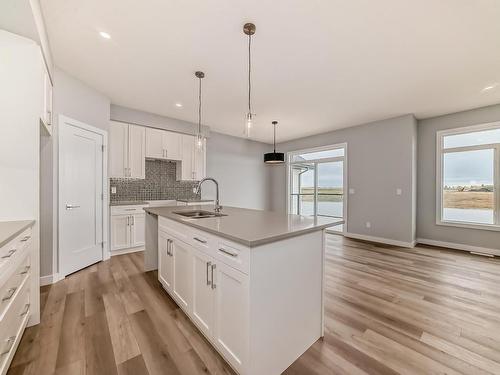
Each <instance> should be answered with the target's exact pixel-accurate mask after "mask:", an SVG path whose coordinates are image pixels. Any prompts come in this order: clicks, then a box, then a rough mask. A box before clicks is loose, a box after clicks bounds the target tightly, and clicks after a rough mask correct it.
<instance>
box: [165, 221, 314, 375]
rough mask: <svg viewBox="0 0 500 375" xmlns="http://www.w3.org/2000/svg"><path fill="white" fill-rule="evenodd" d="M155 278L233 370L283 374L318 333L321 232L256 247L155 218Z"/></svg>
mask: <svg viewBox="0 0 500 375" xmlns="http://www.w3.org/2000/svg"><path fill="white" fill-rule="evenodd" d="M158 259H159V262H158V279H159V281H160V282H161V284H162V285H163V287H164V289H165V290H166V291H167V292H168V293H169V294H170V295H171V297H172V298H173V299H174V300H175V301H176V302H177V304H178V305H179V306H180V307H181V309H182V310H183V311H184V312H185V313H186V315H188V316H189V318H190V319H191V320H192V321H193V323H194V324H195V325H196V327H197V328H198V329H199V330H200V332H202V334H203V335H204V336H205V337H206V338H207V339H208V340H209V341H210V342H211V343H212V345H213V346H214V347H215V348H216V350H217V351H218V352H219V353H220V354H221V355H222V356H223V357H224V359H225V360H226V361H227V362H228V363H229V364H230V365H231V367H232V368H233V369H234V370H235V371H236V372H238V373H239V374H249V375H261V374H268V375H274V374H281V373H282V372H283V371H284V370H285V369H286V368H287V367H288V366H289V365H291V364H292V363H293V362H294V361H295V360H296V359H297V358H298V357H299V356H300V355H302V354H303V353H304V352H305V351H306V350H307V349H308V348H309V347H310V346H311V345H312V344H313V343H314V342H315V341H316V340H317V339H318V338H319V337H321V336H322V324H323V322H322V319H323V314H322V311H323V308H322V287H323V281H322V280H323V279H322V274H323V232H322V231H318V232H314V233H308V234H305V235H302V236H299V237H294V238H290V239H286V240H281V241H278V242H276V243H271V244H267V245H263V246H259V247H255V248H251V249H250V248H248V247H245V246H242V245H240V244H237V243H234V242H232V241H228V240H226V239H224V238H220V237H218V236H215V235H212V234H209V233H206V232H203V231H200V230H197V229H195V228H193V227H191V226H188V225H185V224H181V223H179V222H177V221H173V220H170V219H167V218H164V217H159V218H158Z"/></svg>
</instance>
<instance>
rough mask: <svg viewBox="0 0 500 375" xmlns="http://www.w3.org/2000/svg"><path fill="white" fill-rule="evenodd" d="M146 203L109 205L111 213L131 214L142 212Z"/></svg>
mask: <svg viewBox="0 0 500 375" xmlns="http://www.w3.org/2000/svg"><path fill="white" fill-rule="evenodd" d="M144 207H147V205H137V206H136V205H134V206H111V215H132V214H143V213H145V211H144V210H143V208H144Z"/></svg>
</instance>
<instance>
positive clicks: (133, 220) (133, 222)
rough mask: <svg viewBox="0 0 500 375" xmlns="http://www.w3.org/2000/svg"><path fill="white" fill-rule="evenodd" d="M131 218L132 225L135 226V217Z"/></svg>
mask: <svg viewBox="0 0 500 375" xmlns="http://www.w3.org/2000/svg"><path fill="white" fill-rule="evenodd" d="M130 218H131V219H132V225H135V216H130Z"/></svg>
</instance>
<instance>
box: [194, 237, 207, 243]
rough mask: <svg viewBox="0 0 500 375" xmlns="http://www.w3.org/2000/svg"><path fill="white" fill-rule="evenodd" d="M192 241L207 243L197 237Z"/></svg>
mask: <svg viewBox="0 0 500 375" xmlns="http://www.w3.org/2000/svg"><path fill="white" fill-rule="evenodd" d="M193 240H196V241H198V242H201V243H207V241H205V240H202V239H201V238H198V237H193Z"/></svg>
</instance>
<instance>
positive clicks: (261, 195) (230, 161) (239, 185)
mask: <svg viewBox="0 0 500 375" xmlns="http://www.w3.org/2000/svg"><path fill="white" fill-rule="evenodd" d="M270 151H272V146H271V145H267V144H265V143H260V142H255V141H250V140H247V139H242V138H237V137H232V136H229V135H225V134H220V133H215V132H212V133H211V136H210V138H208V140H207V176H211V177H214V178H215V179H217V181H218V182H219V185H220V193H221V204H222V205H223V206H224V205H226V206H236V207H244V208H254V209H262V210H269V209H271V201H270V198H271V194H270V189H271V172H272V170H273V166H269V165H266V164H264V153H265V152H270ZM205 184H206V187H204V188H203V190H202V197H203V198H207V199H213V198H214V196H215V193H214V190H213V187H212V186H211V185H212V184H210V183H209V182H207V183H205Z"/></svg>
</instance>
